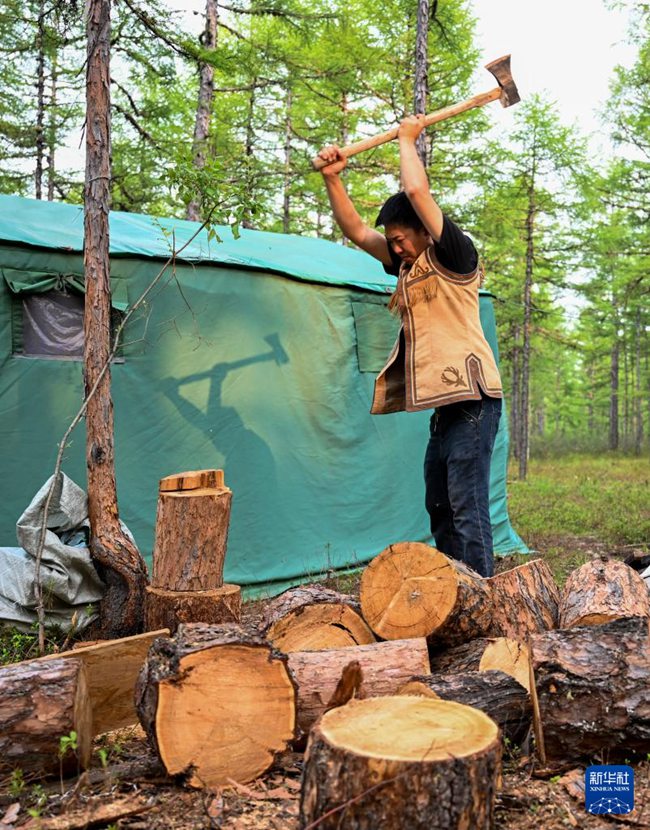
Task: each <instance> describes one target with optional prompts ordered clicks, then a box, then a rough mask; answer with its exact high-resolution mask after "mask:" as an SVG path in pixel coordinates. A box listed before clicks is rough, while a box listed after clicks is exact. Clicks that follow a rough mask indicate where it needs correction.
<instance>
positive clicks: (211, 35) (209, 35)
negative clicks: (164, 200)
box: [186, 0, 219, 222]
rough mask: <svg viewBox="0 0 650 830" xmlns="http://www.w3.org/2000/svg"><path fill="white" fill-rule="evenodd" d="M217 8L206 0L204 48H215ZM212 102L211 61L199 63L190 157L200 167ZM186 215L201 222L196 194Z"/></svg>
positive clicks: (208, 131) (214, 2)
mask: <svg viewBox="0 0 650 830" xmlns="http://www.w3.org/2000/svg"><path fill="white" fill-rule="evenodd" d="M218 20H219V7H218V4H217V0H206V4H205V29H204V30H203V35H202V36H201V46H202V47H203V49H206V50H210V51H214V50H215V49H216V48H217V25H218ZM213 102H214V67H213V66H212V64H209V63H205V62H201V63H200V64H199V101H198V105H197V108H196V120H195V122H194V140H193V144H192V157H193V161H194V166H195V167H197V168H198V169H199V170H202V169H203V168H204V167H205V160H206V150H207V142H208V136H209V134H210V120H211V118H212V108H213ZM186 218H187V219H190V220H191V221H193V222H200V221H201V199H200V198H199V197H198V196H197V197H195V198H194V199H192V200H191V202H190V203H189V205H188V206H187V214H186Z"/></svg>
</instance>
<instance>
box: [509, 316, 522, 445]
mask: <svg viewBox="0 0 650 830" xmlns="http://www.w3.org/2000/svg"><path fill="white" fill-rule="evenodd" d="M519 333H520V326H519V325H518V324H515V325H514V327H513V332H512V400H511V402H510V440H511V446H512V454H513V456H514V457H515V458H517V459H518V458H519V456H520V450H519V442H520V440H521V428H520V426H519V415H520V412H521V401H520V397H521V360H520V357H521V350H520V347H519Z"/></svg>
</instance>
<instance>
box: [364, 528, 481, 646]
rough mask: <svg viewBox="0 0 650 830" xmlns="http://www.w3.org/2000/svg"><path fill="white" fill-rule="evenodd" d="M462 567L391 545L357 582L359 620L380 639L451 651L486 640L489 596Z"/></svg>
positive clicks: (415, 545)
mask: <svg viewBox="0 0 650 830" xmlns="http://www.w3.org/2000/svg"><path fill="white" fill-rule="evenodd" d="M486 582H487V580H484V579H483V578H482V577H480V576H479V575H478V574H477V573H475V572H474V571H472V570H471V569H470V568H468V567H467V566H466V565H464V564H463V563H462V562H457V561H456V560H454V559H450V558H449V557H448V556H445V554H444V553H441V552H440V551H438V550H436V548H432V547H430V546H429V545H424V544H422V543H420V542H400V543H398V544H395V545H390V546H389V547H387V548H386V549H385V550H383V551H382V552H381V553H380V554H379V556H377V557H375V559H373V560H372V562H371V563H370V564H369V565H368V567H367V568H366V569H365V570H364V572H363V576H362V577H361V609H362V612H363V616H364V618H365V620H366V622H367V623H368V625H369V626H370V627H371V628H372V630H373V631H374V632H375V634H377V635H378V636H379V637H382V638H383V639H386V640H396V639H402V638H406V637H427V638H428V639H429V641H430V642H432V643H438V644H440V643H444V644H446V645H453V644H456V643H461V642H464V641H466V640H471V639H473V638H474V637H480V636H483V635H485V633H486V632H487V631H488V630H489V627H490V617H491V611H492V606H491V594H490V590H489V588H488V587H487V585H486Z"/></svg>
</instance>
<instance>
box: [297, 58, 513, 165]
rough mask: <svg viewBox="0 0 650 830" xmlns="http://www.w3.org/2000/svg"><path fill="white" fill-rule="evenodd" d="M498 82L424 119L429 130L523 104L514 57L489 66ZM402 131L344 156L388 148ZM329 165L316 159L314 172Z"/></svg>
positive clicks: (349, 147) (351, 149) (347, 150)
mask: <svg viewBox="0 0 650 830" xmlns="http://www.w3.org/2000/svg"><path fill="white" fill-rule="evenodd" d="M485 68H486V69H487V70H488V71H489V72H491V73H492V74H493V75H494V77H495V78H496V79H497V83H498V84H499V85H498V86H497V87H495V88H494V89H492V90H490V91H489V92H483V93H481V94H480V95H475V96H474V97H473V98H468V99H467V100H466V101H461V102H460V103H459V104H453V105H452V106H450V107H445V108H444V109H441V110H437V111H436V112H432V113H431V114H430V115H426V116H425V117H424V125H425V127H430V126H431V124H437V123H438V122H439V121H446V120H447V119H448V118H454V116H456V115H460V114H461V113H462V112H467V110H472V109H476V107H484V106H485V105H486V104H489V103H491V102H492V101H496V100H497V99H498V100H499V101H501V105H502V106H503V107H511V106H512V105H513V104H516V103H517V101H519V93H518V92H517V87H516V85H515V82H514V81H513V79H512V72H511V70H510V55H504V56H503V57H502V58H497V60H495V61H492V62H491V63H488V64H487V65H486V67H485ZM398 130H399V127H393V129H392V130H388V131H387V132H385V133H381V135H375V136H373V137H372V138H364V139H363V140H362V141H357V142H355V143H354V144H348V145H347V146H346V147H341V153H342V154H343V155H344V156H346V157H348V158H349V157H350V156H356V155H357V153H363V152H364V151H365V150H371V149H372V148H373V147H379V145H380V144H386V143H387V142H388V141H394V139H396V138H397V132H398ZM328 163H329V162H327V161H325V160H324V159H322V158H320V156H316V158H315V159H313V160H312V165H313V167H314V170H321V169H322V168H323V167H326V166H327V165H328Z"/></svg>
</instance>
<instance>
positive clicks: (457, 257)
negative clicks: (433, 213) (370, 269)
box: [384, 214, 478, 277]
mask: <svg viewBox="0 0 650 830" xmlns="http://www.w3.org/2000/svg"><path fill="white" fill-rule="evenodd" d="M443 220H444V221H443V225H442V236H441V237H440V242H434V243H433V247H434V249H435V252H436V256H437V258H438V262H440V264H441V265H443V266H444V267H445V268H448V269H449V270H450V271H453V272H454V273H455V274H470V273H471V272H472V271H473V270H474V269H475V268H476V266H477V264H478V254H477V253H476V248H475V247H474V243H473V242H472V240H471V239H470V238H469V236H465V234H464V233H463V232H462V231H461V229H460V228H459V227H458V225H457V224H456V223H455V222H453V221H452V220H451V219H450V218H449V217H448V216H447V215H446V214H443ZM388 250H389V252H390V258H391V259H392V260H393V262H392V263H391V265H384V271H386V273H387V274H393V275H394V276H396V277H397V276H399V269H400V265H401V264H402V260H401V259H400V258H399V257H398V256H397V254H396V253H395V251H394V250H393V249H392V248H391V246H390V245H389V246H388Z"/></svg>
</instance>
